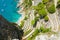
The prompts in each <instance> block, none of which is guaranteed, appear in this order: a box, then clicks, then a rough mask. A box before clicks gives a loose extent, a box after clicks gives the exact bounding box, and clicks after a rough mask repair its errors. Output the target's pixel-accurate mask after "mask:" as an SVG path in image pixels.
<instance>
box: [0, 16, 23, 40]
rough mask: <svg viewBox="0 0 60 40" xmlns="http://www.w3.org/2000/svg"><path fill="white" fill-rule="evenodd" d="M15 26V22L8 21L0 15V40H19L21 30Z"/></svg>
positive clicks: (21, 33)
mask: <svg viewBox="0 0 60 40" xmlns="http://www.w3.org/2000/svg"><path fill="white" fill-rule="evenodd" d="M17 26H18V25H17V24H15V23H10V22H8V21H7V20H6V19H5V18H3V17H2V16H1V15H0V40H12V39H19V40H21V38H22V36H23V30H21V29H18V27H17Z"/></svg>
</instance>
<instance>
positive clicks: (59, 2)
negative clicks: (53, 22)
mask: <svg viewBox="0 0 60 40" xmlns="http://www.w3.org/2000/svg"><path fill="white" fill-rule="evenodd" d="M57 8H60V0H58V3H57Z"/></svg>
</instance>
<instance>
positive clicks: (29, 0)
mask: <svg viewBox="0 0 60 40" xmlns="http://www.w3.org/2000/svg"><path fill="white" fill-rule="evenodd" d="M21 5H22V6H23V7H24V10H25V12H26V11H27V10H29V9H30V8H31V6H32V0H24V1H23V3H22V4H21Z"/></svg>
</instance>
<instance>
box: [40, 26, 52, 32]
mask: <svg viewBox="0 0 60 40" xmlns="http://www.w3.org/2000/svg"><path fill="white" fill-rule="evenodd" d="M50 31H51V28H44V27H43V26H41V27H40V32H42V33H46V32H50Z"/></svg>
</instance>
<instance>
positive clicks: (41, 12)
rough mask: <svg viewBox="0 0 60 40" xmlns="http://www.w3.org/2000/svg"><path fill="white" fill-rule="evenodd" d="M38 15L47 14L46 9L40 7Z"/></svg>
mask: <svg viewBox="0 0 60 40" xmlns="http://www.w3.org/2000/svg"><path fill="white" fill-rule="evenodd" d="M39 15H40V17H45V16H46V15H47V11H46V10H45V9H43V8H42V9H41V10H39Z"/></svg>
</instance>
